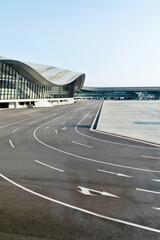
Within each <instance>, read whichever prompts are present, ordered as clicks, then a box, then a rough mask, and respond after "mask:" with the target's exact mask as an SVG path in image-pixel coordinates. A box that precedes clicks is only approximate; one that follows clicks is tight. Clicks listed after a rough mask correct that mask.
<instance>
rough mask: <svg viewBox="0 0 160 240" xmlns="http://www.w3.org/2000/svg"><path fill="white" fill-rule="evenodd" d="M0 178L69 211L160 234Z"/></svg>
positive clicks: (154, 230) (154, 229) (156, 230)
mask: <svg viewBox="0 0 160 240" xmlns="http://www.w3.org/2000/svg"><path fill="white" fill-rule="evenodd" d="M0 176H1V177H2V178H3V179H5V180H6V181H8V182H10V183H11V184H13V185H15V186H17V187H19V188H21V189H23V190H24V191H26V192H29V193H31V194H34V195H36V196H38V197H41V198H43V199H46V200H48V201H51V202H54V203H57V204H60V205H62V206H65V207H68V208H71V209H74V210H77V211H80V212H83V213H87V214H89V215H92V216H95V217H99V218H102V219H105V220H109V221H112V222H117V223H121V224H124V225H127V226H132V227H136V228H140V229H143V230H146V231H151V232H156V233H160V230H159V229H156V228H151V227H147V226H143V225H140V224H136V223H132V222H128V221H124V220H121V219H117V218H112V217H108V216H104V215H101V214H98V213H95V212H91V211H88V210H86V209H83V208H79V207H76V206H73V205H70V204H68V203H64V202H61V201H58V200H56V199H53V198H50V197H47V196H45V195H42V194H40V193H37V192H35V191H32V190H30V189H28V188H26V187H23V186H22V185H20V184H18V183H16V182H14V181H12V180H11V179H9V178H7V177H6V176H4V175H3V174H1V173H0Z"/></svg>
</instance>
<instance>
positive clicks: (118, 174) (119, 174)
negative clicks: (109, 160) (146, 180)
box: [97, 169, 132, 178]
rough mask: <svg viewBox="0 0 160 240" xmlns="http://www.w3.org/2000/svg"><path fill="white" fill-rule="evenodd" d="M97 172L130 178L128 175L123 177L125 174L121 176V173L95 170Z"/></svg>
mask: <svg viewBox="0 0 160 240" xmlns="http://www.w3.org/2000/svg"><path fill="white" fill-rule="evenodd" d="M97 171H99V172H104V173H110V174H114V175H117V176H118V177H127V178H132V177H131V176H128V175H125V174H122V173H115V172H109V171H106V170H101V169H97Z"/></svg>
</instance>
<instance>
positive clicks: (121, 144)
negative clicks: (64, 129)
mask: <svg viewBox="0 0 160 240" xmlns="http://www.w3.org/2000/svg"><path fill="white" fill-rule="evenodd" d="M89 113H90V112H88V113H87V114H86V115H85V116H84V118H83V119H82V120H81V121H80V122H79V123H78V124H77V125H76V126H75V131H76V132H77V133H79V134H80V135H82V136H84V137H88V138H91V139H94V140H97V141H101V142H105V143H110V144H114V145H120V146H126V147H132V148H144V149H159V148H160V146H159V145H156V144H151V143H146V142H143V141H139V140H135V139H129V140H130V141H134V142H141V143H144V144H147V145H153V146H157V148H154V147H145V146H144V147H143V146H136V145H130V144H125V143H118V142H112V141H108V140H104V139H100V138H95V137H91V136H89V135H86V134H84V133H81V132H79V131H78V129H77V127H78V126H79V125H80V123H81V122H82V121H83V120H84V119H85V118H86V117H87V116H88V114H89ZM90 130H91V131H94V130H93V129H91V128H90ZM106 135H111V134H108V133H106ZM114 137H116V138H123V137H121V136H115V135H114ZM127 139H128V138H127Z"/></svg>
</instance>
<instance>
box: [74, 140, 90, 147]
mask: <svg viewBox="0 0 160 240" xmlns="http://www.w3.org/2000/svg"><path fill="white" fill-rule="evenodd" d="M72 143H75V144H77V145H81V146H84V147H88V148H93V147H92V146H89V145H85V144H83V143H78V142H75V141H72Z"/></svg>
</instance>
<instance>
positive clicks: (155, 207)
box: [152, 207, 160, 211]
mask: <svg viewBox="0 0 160 240" xmlns="http://www.w3.org/2000/svg"><path fill="white" fill-rule="evenodd" d="M152 208H153V209H156V210H159V211H160V208H157V207H152Z"/></svg>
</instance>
